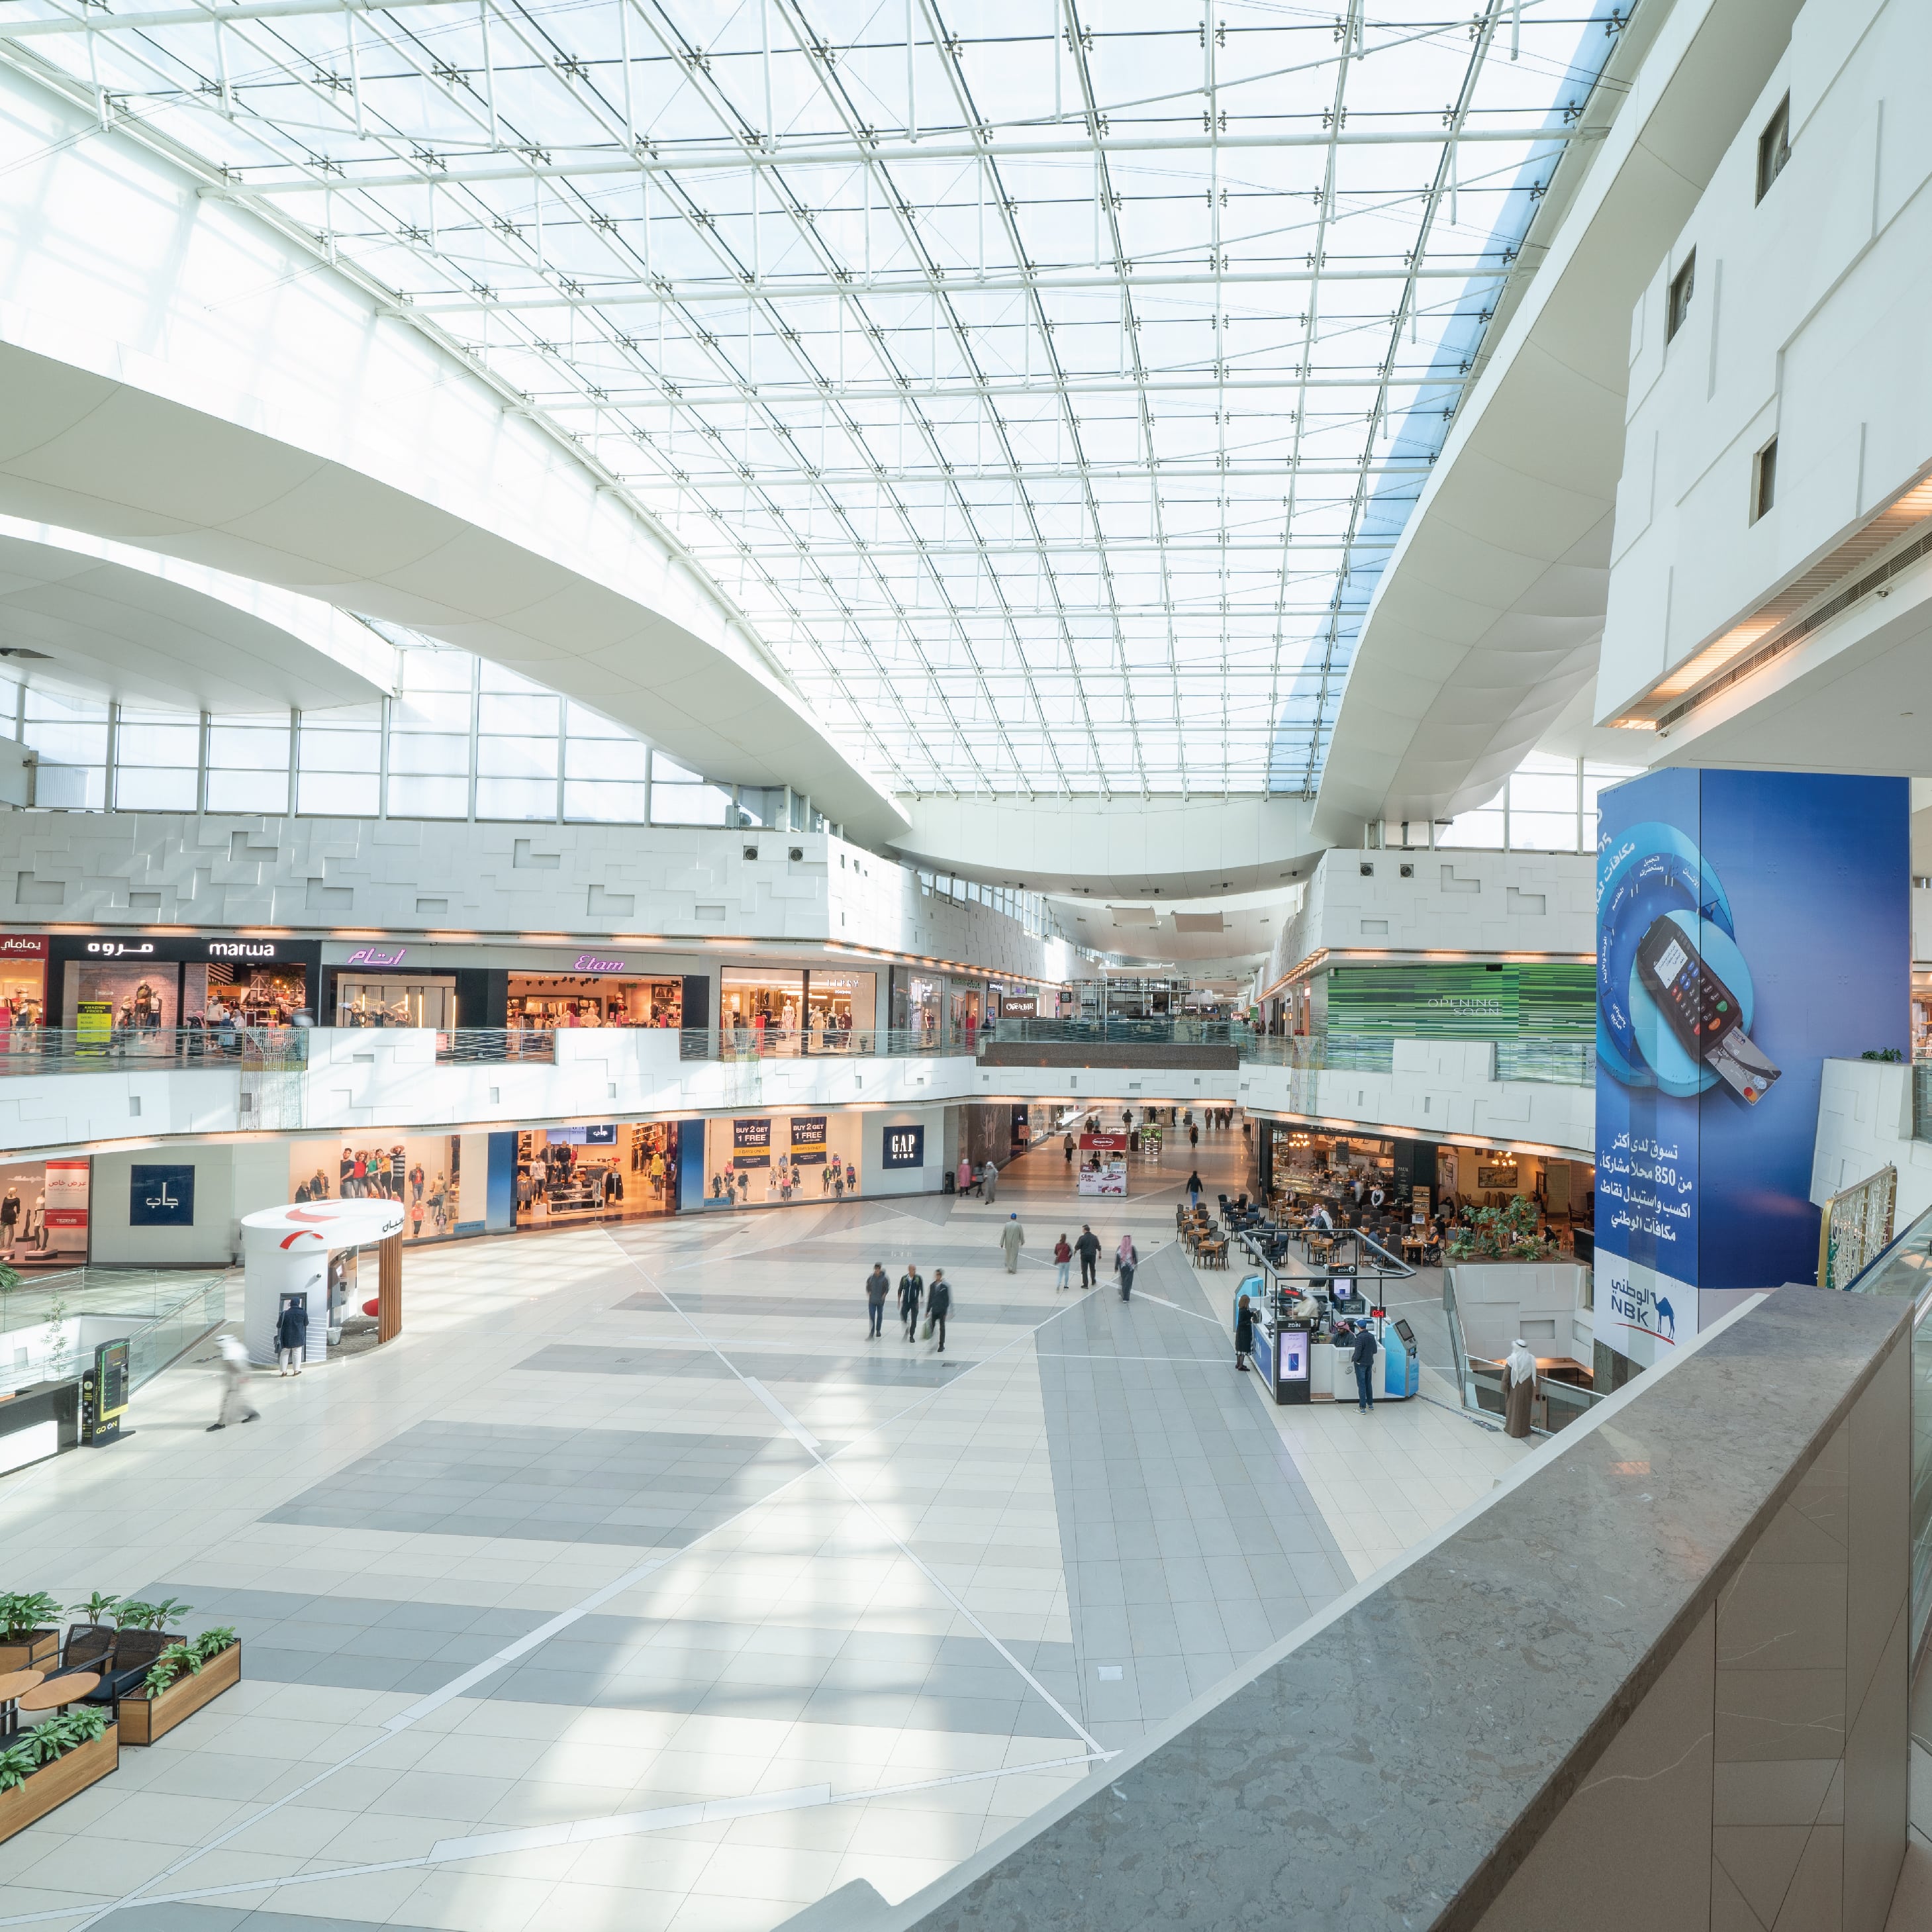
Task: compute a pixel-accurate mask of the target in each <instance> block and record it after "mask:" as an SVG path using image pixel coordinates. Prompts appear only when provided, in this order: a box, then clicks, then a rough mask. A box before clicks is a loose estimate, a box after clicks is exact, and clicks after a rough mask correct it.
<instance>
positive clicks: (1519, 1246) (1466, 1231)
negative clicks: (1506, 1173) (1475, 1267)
mask: <svg viewBox="0 0 1932 1932" xmlns="http://www.w3.org/2000/svg"><path fill="white" fill-rule="evenodd" d="M1555 1253H1556V1244H1555V1243H1554V1242H1553V1241H1547V1240H1546V1239H1545V1238H1544V1237H1543V1236H1542V1235H1539V1234H1538V1232H1536V1203H1535V1202H1534V1201H1533V1200H1532V1199H1530V1197H1529V1196H1528V1195H1527V1194H1513V1195H1511V1196H1510V1198H1509V1199H1508V1202H1505V1204H1504V1205H1502V1207H1500V1208H1464V1209H1463V1220H1462V1225H1461V1226H1459V1227H1457V1228H1454V1229H1451V1231H1450V1235H1449V1259H1450V1260H1451V1261H1452V1262H1469V1261H1496V1262H1541V1261H1547V1260H1548V1259H1550V1256H1553V1254H1555Z"/></svg>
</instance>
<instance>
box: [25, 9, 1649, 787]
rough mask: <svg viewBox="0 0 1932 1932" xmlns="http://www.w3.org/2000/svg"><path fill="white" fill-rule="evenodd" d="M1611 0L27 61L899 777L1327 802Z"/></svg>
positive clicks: (126, 34)
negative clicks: (275, 247)
mask: <svg viewBox="0 0 1932 1932" xmlns="http://www.w3.org/2000/svg"><path fill="white" fill-rule="evenodd" d="M1589 4H1590V0H1583V4H1581V5H1580V4H1578V0H1567V4H1565V0H1551V4H1546V5H1538V4H1536V0H1522V4H1521V5H1520V6H1519V5H1513V4H1511V0H1490V5H1488V6H1487V10H1478V11H1477V12H1476V13H1475V14H1474V16H1473V17H1472V16H1471V15H1470V14H1464V15H1463V16H1460V17H1451V13H1450V11H1449V10H1448V9H1445V8H1444V7H1442V6H1441V5H1428V4H1426V0H1384V3H1383V4H1380V5H1377V6H1376V7H1374V8H1373V10H1369V9H1366V8H1364V6H1363V5H1361V0H1344V9H1345V10H1343V11H1341V12H1337V10H1336V9H1335V7H1334V6H1332V5H1331V6H1327V7H1297V6H1292V5H1271V4H1263V3H1262V0H1241V4H1238V3H1237V0H1206V4H1205V5H1198V4H1197V5H1182V4H1176V0H1166V4H1157V0H1105V4H1099V0H1088V3H1087V4H1081V5H1076V4H1074V0H980V4H967V5H935V4H932V0H879V4H877V5H871V4H853V5H844V4H838V0H820V4H815V5H801V4H799V0H721V4H717V5H700V4H697V0H661V4H648V0H646V4H637V0H564V3H563V4H559V5H518V4H516V0H389V4H388V5H383V6H375V5H370V6H363V5H354V6H353V7H344V5H341V4H339V0H338V4H325V0H245V4H241V5H230V6H223V5H212V4H211V5H207V6H205V7H201V6H168V7H154V8H143V7H133V6H130V5H125V4H123V5H120V6H119V7H118V9H117V10H114V11H110V10H107V9H105V8H104V7H86V6H81V5H72V6H70V5H68V4H67V0H23V5H21V6H20V7H18V8H9V9H8V13H9V16H10V20H9V22H8V23H7V26H6V27H5V30H4V31H5V36H6V37H5V38H4V39H0V58H7V59H8V60H10V61H11V62H14V63H15V64H16V65H20V66H21V67H23V68H26V69H27V70H28V71H36V72H38V73H40V74H42V75H43V76H46V75H47V74H50V73H57V74H58V75H60V76H62V77H64V78H65V80H66V82H67V83H68V85H69V86H70V89H72V90H79V91H83V92H84V93H85V95H86V98H98V97H97V96H95V93H94V90H96V89H98V90H100V91H101V92H103V93H104V94H105V95H106V96H107V98H108V101H109V104H110V109H111V110H112V111H113V113H115V115H116V116H117V117H119V118H123V119H124V124H127V125H130V126H132V127H136V128H137V129H138V130H140V131H141V132H142V133H143V135H144V136H145V137H146V138H150V139H155V140H157V141H159V142H163V143H164V144H165V145H167V146H168V147H169V149H170V151H173V152H175V154H177V155H183V154H184V155H186V156H188V157H192V158H193V160H196V161H197V162H199V163H202V164H204V165H205V166H207V167H208V168H211V169H223V170H225V171H226V172H225V173H224V174H223V175H220V177H219V180H220V184H222V185H223V187H225V189H226V190H227V191H230V192H232V193H234V194H235V196H236V197H237V199H240V200H241V201H242V202H245V203H247V204H251V205H257V206H259V207H263V208H269V209H270V210H272V212H273V213H274V214H275V216H276V217H277V218H278V220H280V221H282V222H284V223H294V224H296V225H298V226H299V227H300V228H301V229H304V230H306V231H308V233H311V235H312V236H314V238H315V239H314V246H315V248H317V251H318V252H319V253H320V254H324V255H326V256H328V257H331V258H332V259H333V260H335V261H336V262H338V263H340V264H341V265H342V266H344V267H346V268H347V269H350V271H351V272H354V273H356V274H358V275H360V276H362V277H363V278H366V279H367V280H368V281H370V282H371V283H372V284H376V285H377V286H379V287H381V288H383V289H385V290H393V291H395V292H397V293H399V294H401V295H404V296H407V298H408V299H409V301H410V305H411V307H410V314H411V315H412V316H413V317H414V318H416V319H417V320H419V322H420V324H421V326H424V327H425V328H426V329H431V330H432V331H433V332H437V333H438V334H440V335H441V336H442V337H443V338H446V340H448V341H450V342H452V343H453V344H456V345H458V346H459V347H461V348H463V349H464V350H467V351H469V352H470V353H472V354H473V355H474V356H475V358H476V359H477V361H478V363H479V364H480V365H481V366H483V367H484V368H485V369H487V371H489V372H490V374H491V375H492V376H493V377H494V378H495V379H496V380H498V381H499V383H502V384H504V385H506V386H508V387H509V388H511V389H514V390H515V391H517V392H521V393H522V394H523V395H524V396H526V398H528V400H529V406H530V407H531V409H532V411H533V412H534V413H535V414H536V416H538V419H540V420H541V421H543V422H546V423H547V424H548V425H550V426H551V427H552V428H553V429H554V431H556V433H557V434H559V435H562V436H565V437H569V438H571V439H572V440H573V443H574V446H576V447H577V448H578V449H580V452H581V455H582V456H583V458H584V460H586V461H587V462H589V463H591V464H592V466H594V467H595V469H597V470H598V473H599V475H600V476H601V477H602V478H604V479H605V480H606V481H611V482H613V483H615V484H617V485H618V486H619V487H621V488H622V490H625V491H626V492H628V493H629V495H630V496H631V498H632V499H634V501H635V502H636V503H637V505H639V506H640V508H642V509H643V511H646V513H647V514H649V516H651V517H653V518H654V519H655V520H656V521H657V522H658V524H659V525H660V526H661V527H662V528H663V529H664V530H665V531H666V532H668V534H669V535H670V536H671V537H672V538H673V539H674V540H675V541H676V543H678V544H680V545H681V546H682V547H684V549H685V550H686V551H687V552H688V553H689V554H690V555H691V556H692V557H693V558H694V559H695V560H697V562H698V563H699V564H700V565H701V567H702V568H703V569H704V570H705V571H706V572H707V573H708V574H709V576H710V577H711V578H712V581H713V582H714V583H715V584H716V585H717V586H718V589H719V590H720V592H721V594H722V595H724V597H725V598H727V600H729V601H730V602H731V603H732V604H734V605H736V607H738V608H739V610H742V612H743V613H745V616H747V618H748V619H749V621H750V622H751V624H752V625H754V627H755V628H756V629H757V631H759V632H760V634H761V635H762V636H763V637H764V639H765V640H766V642H767V643H768V644H769V646H770V647H771V649H772V650H773V651H774V652H775V653H776V655H778V657H779V658H780V659H781V661H783V662H784V664H786V665H787V667H789V669H790V672H791V673H792V675H793V677H794V678H795V679H796V682H797V683H798V685H799V688H800V689H801V690H802V692H803V693H804V694H805V697H806V699H807V700H808V703H810V705H811V706H812V707H813V708H814V709H815V711H816V712H817V714H818V715H819V716H820V718H822V719H823V721H824V722H825V724H826V726H827V727H828V728H829V730H831V731H832V733H833V734H834V735H835V736H838V737H840V738H841V739H843V740H844V742H847V744H848V745H850V746H851V747H852V748H853V751H854V752H855V754H856V756H857V757H859V760H861V761H862V762H863V763H867V764H868V765H869V766H871V768H872V769H874V771H875V772H877V773H878V774H879V775H880V776H881V777H882V778H883V779H884V780H885V781H886V782H888V783H889V784H891V785H892V787H894V788H895V789H898V790H903V791H910V792H922V793H933V792H938V793H946V792H950V791H953V790H959V791H964V792H987V791H992V792H998V793H1022V794H1028V793H1032V794H1039V795H1043V796H1052V795H1055V794H1062V793H1079V792H1094V791H1102V792H1114V793H1142V792H1145V791H1160V792H1175V791H1187V792H1212V793H1220V792H1223V791H1241V792H1252V791H1256V790H1264V789H1265V790H1275V791H1283V792H1300V791H1302V790H1306V789H1310V788H1312V787H1313V781H1314V779H1315V778H1316V776H1317V775H1319V771H1320V768H1321V762H1322V755H1323V751H1324V749H1325V745H1326V742H1327V739H1328V733H1329V730H1330V729H1331V725H1332V722H1333V720H1334V713H1335V708H1336V705H1337V701H1338V700H1339V697H1340V691H1341V686H1342V682H1343V676H1344V675H1345V673H1346V669H1347V664H1348V661H1349V653H1350V651H1351V649H1352V644H1353V640H1354V637H1355V631H1356V629H1357V628H1358V626H1359V624H1360V622H1361V615H1362V613H1363V611H1364V609H1365V608H1366V607H1367V602H1368V599H1369V596H1370V592H1371V591H1372V590H1373V586H1374V583H1375V580H1376V576H1377V574H1378V573H1379V571H1380V569H1381V568H1382V564H1383V562H1385V559H1386V558H1387V556H1388V551H1389V550H1390V548H1391V546H1392V544H1393V542H1394V538H1395V536H1396V535H1397V534H1398V533H1399V532H1400V529H1401V526H1402V523H1403V518H1404V517H1405V516H1406V514H1407V512H1408V510H1409V507H1410V506H1411V505H1412V503H1413V502H1414V500H1415V497H1416V496H1417V494H1418V493H1419V491H1420V489H1421V485H1422V483H1423V481H1424V478H1425V476H1426V475H1427V469H1428V464H1429V462H1430V459H1431V458H1432V457H1433V455H1434V454H1435V453H1436V451H1437V450H1438V449H1439V447H1440V445H1441V443H1442V438H1443V437H1444V436H1445V434H1446V433H1447V431H1448V417H1449V416H1450V414H1451V412H1452V411H1453V409H1454V405H1455V404H1456V402H1457V399H1458V398H1459V396H1460V393H1461V388H1462V384H1463V380H1464V379H1465V377H1466V374H1467V372H1468V369H1469V364H1470V362H1471V360H1472V356H1474V354H1475V349H1476V346H1477V344H1478V340H1479V338H1480V334H1481V328H1482V326H1483V324H1484V322H1486V321H1487V319H1488V316H1489V314H1490V312H1491V311H1492V310H1493V308H1494V307H1495V305H1496V301H1497V299H1498V296H1499V293H1500V291H1501V290H1502V287H1503V285H1504V278H1505V277H1506V276H1508V275H1509V274H1511V272H1519V273H1520V272H1522V270H1521V269H1520V268H1517V267H1516V266H1515V264H1516V251H1517V243H1518V242H1520V239H1521V238H1522V236H1523V233H1524V231H1525V229H1526V227H1527V226H1528V223H1529V217H1530V214H1531V212H1532V206H1533V203H1534V200H1535V197H1536V196H1538V195H1540V194H1541V192H1542V190H1543V188H1544V186H1545V185H1546V184H1547V181H1548V180H1549V178H1550V172H1551V169H1553V166H1555V164H1556V160H1557V158H1558V157H1559V153H1560V151H1561V149H1562V145H1563V143H1564V142H1565V139H1568V138H1570V137H1571V135H1572V133H1573V131H1574V123H1575V122H1576V121H1577V117H1578V115H1579V113H1580V109H1581V107H1582V105H1583V102H1584V101H1585V100H1586V98H1587V96H1588V95H1589V90H1590V88H1591V86H1592V84H1593V82H1594V79H1595V75H1596V73H1597V71H1598V69H1599V68H1600V67H1601V65H1602V63H1603V61H1604V58H1606V56H1607V54H1608V52H1610V48H1611V46H1613V34H1614V33H1615V32H1616V31H1617V27H1618V25H1619V23H1618V22H1617V20H1616V17H1614V16H1610V15H1609V14H1608V13H1607V10H1604V11H1600V12H1599V13H1598V14H1597V15H1596V16H1595V17H1586V13H1587V11H1588V8H1589ZM1622 11H1624V12H1628V7H1625V8H1623V9H1622ZM35 22H38V23H41V24H40V25H39V26H35V25H34V24H33V23H35Z"/></svg>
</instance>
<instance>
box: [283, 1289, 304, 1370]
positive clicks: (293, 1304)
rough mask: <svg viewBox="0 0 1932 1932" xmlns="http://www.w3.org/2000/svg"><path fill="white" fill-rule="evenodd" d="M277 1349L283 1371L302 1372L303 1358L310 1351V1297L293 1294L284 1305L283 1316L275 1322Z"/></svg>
mask: <svg viewBox="0 0 1932 1932" xmlns="http://www.w3.org/2000/svg"><path fill="white" fill-rule="evenodd" d="M275 1349H276V1353H277V1355H278V1358H279V1361H280V1367H281V1373H283V1374H284V1375H285V1376H299V1375H300V1374H301V1373H302V1358H304V1357H305V1355H308V1296H307V1295H290V1297H289V1298H288V1300H287V1301H286V1302H284V1304H283V1305H282V1313H281V1319H280V1320H279V1321H278V1322H276V1324H275Z"/></svg>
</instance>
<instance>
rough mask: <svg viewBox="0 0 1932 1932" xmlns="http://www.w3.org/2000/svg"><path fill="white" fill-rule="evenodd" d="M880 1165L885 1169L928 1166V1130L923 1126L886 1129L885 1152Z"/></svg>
mask: <svg viewBox="0 0 1932 1932" xmlns="http://www.w3.org/2000/svg"><path fill="white" fill-rule="evenodd" d="M879 1165H880V1166H881V1167H885V1168H907V1167H923V1166H925V1165H926V1130H925V1128H924V1127H887V1128H886V1141H885V1151H884V1153H883V1155H882V1156H881V1157H880V1162H879Z"/></svg>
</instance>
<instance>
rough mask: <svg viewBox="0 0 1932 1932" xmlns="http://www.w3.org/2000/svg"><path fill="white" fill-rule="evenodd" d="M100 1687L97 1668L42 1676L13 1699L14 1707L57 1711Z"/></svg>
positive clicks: (77, 1701) (99, 1676) (27, 1709)
mask: <svg viewBox="0 0 1932 1932" xmlns="http://www.w3.org/2000/svg"><path fill="white" fill-rule="evenodd" d="M100 1688H101V1673H99V1672H98V1670H70V1671H68V1672H66V1673H64V1674H62V1676H57V1677H49V1678H46V1679H43V1680H42V1681H41V1682H40V1683H38V1684H37V1685H34V1687H33V1688H32V1689H31V1691H23V1692H22V1693H21V1694H20V1696H19V1697H17V1699H16V1700H14V1703H15V1708H16V1709H19V1710H22V1711H58V1710H61V1709H64V1708H65V1706H68V1705H69V1704H78V1703H80V1700H82V1699H83V1697H88V1696H90V1695H91V1694H92V1693H93V1692H95V1691H98V1690H99V1689H100Z"/></svg>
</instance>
